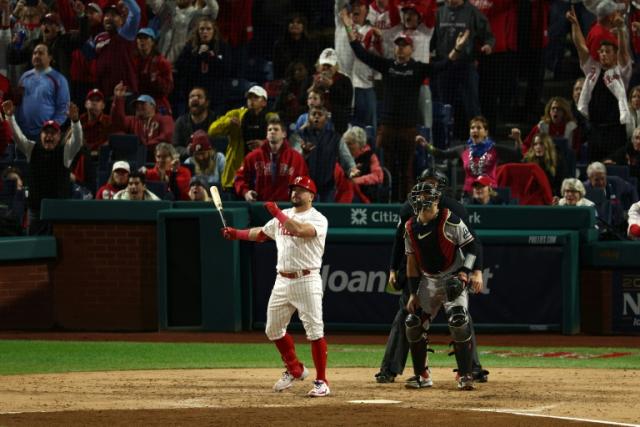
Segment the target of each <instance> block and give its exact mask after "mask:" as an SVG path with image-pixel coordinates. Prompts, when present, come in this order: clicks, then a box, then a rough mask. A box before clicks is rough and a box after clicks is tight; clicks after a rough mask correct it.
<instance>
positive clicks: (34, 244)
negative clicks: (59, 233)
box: [0, 236, 58, 262]
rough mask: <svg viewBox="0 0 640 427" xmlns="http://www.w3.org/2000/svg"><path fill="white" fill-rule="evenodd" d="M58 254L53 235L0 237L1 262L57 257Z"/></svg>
mask: <svg viewBox="0 0 640 427" xmlns="http://www.w3.org/2000/svg"><path fill="white" fill-rule="evenodd" d="M57 255H58V252H57V248H56V238H55V237H53V236H42V237H2V238H0V262H1V261H18V260H29V259H41V258H55V257H56V256H57Z"/></svg>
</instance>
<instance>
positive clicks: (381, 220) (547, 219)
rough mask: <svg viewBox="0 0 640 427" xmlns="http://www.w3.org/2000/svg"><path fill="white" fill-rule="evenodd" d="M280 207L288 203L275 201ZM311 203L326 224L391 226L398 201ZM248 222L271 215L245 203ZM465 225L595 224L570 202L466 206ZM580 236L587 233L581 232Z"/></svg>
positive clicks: (480, 227) (520, 227)
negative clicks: (543, 204) (327, 221)
mask: <svg viewBox="0 0 640 427" xmlns="http://www.w3.org/2000/svg"><path fill="white" fill-rule="evenodd" d="M278 206H280V207H281V208H283V209H284V208H286V207H289V206H291V205H290V204H289V203H278ZM314 207H315V208H316V209H318V210H319V211H320V212H322V213H323V214H324V215H325V216H326V217H327V219H328V220H329V227H330V228H361V229H366V230H371V229H375V228H395V227H396V226H397V224H398V220H399V216H398V212H399V211H400V205H398V204H369V205H363V204H353V205H349V204H342V203H316V204H314ZM249 209H250V210H251V224H252V225H253V226H260V225H262V224H264V223H265V222H267V221H268V220H269V219H271V215H269V212H267V210H266V209H265V208H264V207H263V206H262V203H251V204H249ZM466 209H467V211H468V213H469V217H468V218H463V220H464V221H465V222H466V223H467V225H469V226H471V227H474V228H475V229H477V230H483V229H493V230H524V229H526V230H535V229H540V230H587V229H592V228H594V226H595V223H596V219H595V211H594V210H593V209H592V208H589V207H574V206H562V207H560V206H556V207H551V206H466ZM584 237H587V235H586V234H585V236H584Z"/></svg>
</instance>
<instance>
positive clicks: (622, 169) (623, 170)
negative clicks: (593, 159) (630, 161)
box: [605, 165, 629, 181]
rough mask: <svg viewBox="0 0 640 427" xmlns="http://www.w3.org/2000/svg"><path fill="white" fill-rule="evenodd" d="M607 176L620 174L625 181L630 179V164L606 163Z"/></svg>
mask: <svg viewBox="0 0 640 427" xmlns="http://www.w3.org/2000/svg"><path fill="white" fill-rule="evenodd" d="M605 166H606V167H607V176H619V177H620V178H622V179H624V180H625V181H629V166H627V165H605Z"/></svg>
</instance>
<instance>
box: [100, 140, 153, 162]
mask: <svg viewBox="0 0 640 427" xmlns="http://www.w3.org/2000/svg"><path fill="white" fill-rule="evenodd" d="M109 149H110V152H111V155H110V156H109V161H110V162H111V163H113V162H116V161H118V160H125V161H127V162H129V166H131V169H132V170H133V169H137V168H138V167H140V166H142V165H144V163H145V161H146V159H147V151H148V150H147V147H145V146H144V145H142V144H141V143H140V141H139V140H138V137H137V136H136V135H117V134H114V135H109Z"/></svg>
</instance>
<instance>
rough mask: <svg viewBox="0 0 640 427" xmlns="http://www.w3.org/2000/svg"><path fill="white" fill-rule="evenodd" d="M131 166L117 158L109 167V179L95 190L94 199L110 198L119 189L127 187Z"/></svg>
mask: <svg viewBox="0 0 640 427" xmlns="http://www.w3.org/2000/svg"><path fill="white" fill-rule="evenodd" d="M130 173H131V168H130V167H129V163H128V162H125V161H124V160H119V161H117V162H115V163H114V164H113V166H112V167H111V175H109V180H108V181H107V182H106V183H105V184H104V185H103V186H102V187H100V188H99V189H98V191H97V192H96V200H111V199H113V196H115V195H116V193H117V192H118V191H120V190H124V189H125V188H127V184H128V183H129V174H130Z"/></svg>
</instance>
